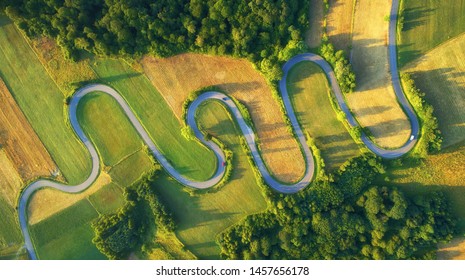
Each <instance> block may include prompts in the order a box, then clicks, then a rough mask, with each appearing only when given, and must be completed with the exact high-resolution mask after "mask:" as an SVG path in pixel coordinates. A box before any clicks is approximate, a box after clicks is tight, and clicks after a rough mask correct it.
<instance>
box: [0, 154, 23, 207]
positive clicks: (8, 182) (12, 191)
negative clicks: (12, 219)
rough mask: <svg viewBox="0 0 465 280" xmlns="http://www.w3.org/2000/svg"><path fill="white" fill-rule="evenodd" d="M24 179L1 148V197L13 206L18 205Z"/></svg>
mask: <svg viewBox="0 0 465 280" xmlns="http://www.w3.org/2000/svg"><path fill="white" fill-rule="evenodd" d="M22 184H23V181H22V180H21V177H20V176H19V174H18V171H17V170H16V169H15V167H14V165H13V164H12V162H11V161H10V159H9V158H8V157H7V155H6V153H5V151H4V150H3V149H1V150H0V197H3V199H5V201H6V202H8V204H9V205H10V206H12V207H14V206H16V202H17V197H18V194H19V190H20V188H21V185H22Z"/></svg>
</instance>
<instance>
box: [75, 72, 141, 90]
mask: <svg viewBox="0 0 465 280" xmlns="http://www.w3.org/2000/svg"><path fill="white" fill-rule="evenodd" d="M140 75H142V74H141V73H129V74H119V75H113V76H108V77H100V78H97V79H91V80H85V81H79V82H74V83H72V84H71V85H72V86H74V87H76V88H80V87H82V86H85V85H88V84H107V85H111V84H112V83H115V82H118V81H122V80H125V79H130V78H134V77H138V76H140Z"/></svg>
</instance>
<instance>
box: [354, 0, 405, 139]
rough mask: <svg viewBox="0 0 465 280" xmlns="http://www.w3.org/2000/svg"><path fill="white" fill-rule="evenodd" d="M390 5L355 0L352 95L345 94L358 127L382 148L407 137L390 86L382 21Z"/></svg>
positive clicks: (402, 115)
mask: <svg viewBox="0 0 465 280" xmlns="http://www.w3.org/2000/svg"><path fill="white" fill-rule="evenodd" d="M390 8H391V5H390V3H389V2H388V1H385V0H359V1H357V4H356V7H355V15H354V30H353V38H352V51H351V55H350V56H351V61H352V66H353V69H354V72H355V74H356V76H357V80H356V83H357V87H356V89H355V92H354V93H352V94H348V95H346V98H347V101H348V104H349V107H350V109H351V110H352V112H354V115H355V117H356V118H357V120H358V122H359V123H360V124H361V126H362V127H365V128H368V129H369V131H370V133H371V135H372V136H373V138H374V141H375V143H376V144H378V145H379V146H381V147H384V148H397V147H400V146H402V145H403V144H404V143H405V142H406V141H407V140H408V138H409V136H410V122H409V120H408V118H407V116H406V115H405V113H404V112H403V111H402V108H401V107H400V105H399V104H398V102H397V99H396V96H395V94H394V89H393V87H392V85H391V74H390V73H389V64H388V49H387V43H388V42H387V36H388V34H387V33H388V26H389V22H388V21H386V20H385V19H384V17H385V15H388V14H389V12H390Z"/></svg>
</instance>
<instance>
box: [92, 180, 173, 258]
mask: <svg viewBox="0 0 465 280" xmlns="http://www.w3.org/2000/svg"><path fill="white" fill-rule="evenodd" d="M157 173H158V171H153V172H152V173H150V174H148V175H146V176H144V177H143V178H142V179H141V180H139V181H138V182H136V183H134V184H133V185H131V186H130V187H127V188H125V190H124V197H125V204H124V206H123V207H122V208H120V209H119V210H118V212H117V213H115V214H105V215H101V216H100V217H99V218H98V219H96V220H95V221H94V222H93V223H92V228H93V230H94V234H95V237H94V239H93V240H92V242H93V243H94V244H95V245H96V247H97V248H98V249H99V250H100V252H102V253H103V254H104V255H105V256H107V257H108V258H109V259H124V258H127V257H128V255H129V254H130V253H131V252H134V251H138V250H141V249H142V248H147V247H148V244H151V243H152V241H153V238H154V236H153V229H154V227H156V228H157V230H164V231H170V232H172V231H174V230H175V223H174V220H173V218H172V216H171V214H170V213H169V211H168V210H167V209H166V207H165V206H164V204H163V203H162V202H161V201H160V200H159V198H158V195H157V193H156V191H155V188H154V186H153V182H154V181H155V180H156V178H157V177H158V175H157Z"/></svg>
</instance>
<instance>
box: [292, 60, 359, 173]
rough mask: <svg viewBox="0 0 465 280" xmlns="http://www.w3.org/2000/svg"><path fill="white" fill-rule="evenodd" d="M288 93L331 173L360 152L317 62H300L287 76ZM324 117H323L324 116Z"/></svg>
mask: <svg viewBox="0 0 465 280" xmlns="http://www.w3.org/2000/svg"><path fill="white" fill-rule="evenodd" d="M288 91H289V94H290V97H291V101H292V104H293V106H294V111H295V113H296V115H297V118H298V120H299V122H300V124H301V125H302V128H303V129H304V131H305V132H306V133H308V135H310V137H312V138H313V139H314V141H315V145H316V146H317V147H318V149H319V150H320V151H321V155H322V157H323V159H324V161H325V164H326V167H327V170H328V171H334V170H335V169H337V168H339V166H340V165H341V164H342V163H344V162H345V161H346V160H348V159H349V158H352V157H354V156H357V155H358V154H359V153H360V149H359V148H358V145H357V144H356V143H355V142H354V140H353V139H352V137H351V136H350V134H349V133H348V132H347V129H346V128H345V127H344V125H343V124H342V122H341V121H339V120H338V119H337V117H336V113H335V112H334V109H333V107H332V105H331V102H330V96H329V94H330V88H329V85H328V81H327V79H326V75H325V74H324V72H323V71H322V70H321V69H320V68H319V67H318V66H317V65H316V64H314V63H311V62H301V63H299V64H297V65H296V66H294V68H293V69H291V71H290V72H289V76H288ZM322 116H324V117H322Z"/></svg>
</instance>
